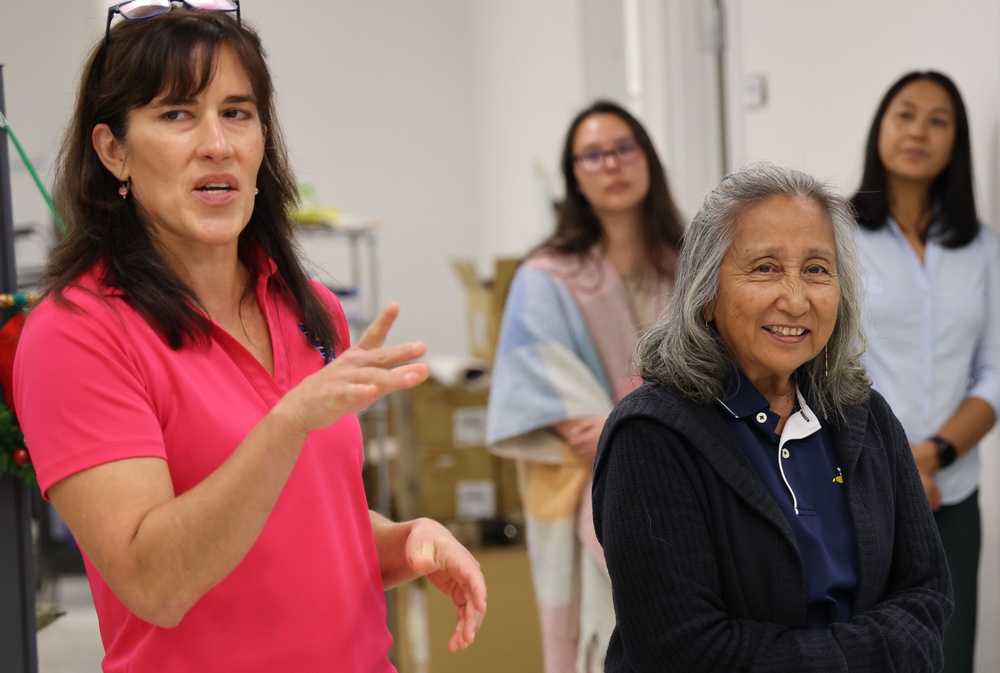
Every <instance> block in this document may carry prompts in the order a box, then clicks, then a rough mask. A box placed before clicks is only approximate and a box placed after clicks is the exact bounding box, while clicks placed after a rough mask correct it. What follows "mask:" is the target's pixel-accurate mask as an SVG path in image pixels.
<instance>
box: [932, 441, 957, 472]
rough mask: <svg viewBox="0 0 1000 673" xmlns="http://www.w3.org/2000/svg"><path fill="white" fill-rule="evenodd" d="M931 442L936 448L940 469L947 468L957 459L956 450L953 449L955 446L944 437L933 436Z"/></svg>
mask: <svg viewBox="0 0 1000 673" xmlns="http://www.w3.org/2000/svg"><path fill="white" fill-rule="evenodd" d="M931 441H932V442H934V446H936V447H937V457H938V462H939V463H941V467H948V466H949V465H951V464H952V463H954V462H955V459H956V458H958V450H957V449H956V448H955V445H954V444H952V443H951V442H949V441H948V440H947V439H945V438H944V437H939V436H937V435H934V436H933V437H931Z"/></svg>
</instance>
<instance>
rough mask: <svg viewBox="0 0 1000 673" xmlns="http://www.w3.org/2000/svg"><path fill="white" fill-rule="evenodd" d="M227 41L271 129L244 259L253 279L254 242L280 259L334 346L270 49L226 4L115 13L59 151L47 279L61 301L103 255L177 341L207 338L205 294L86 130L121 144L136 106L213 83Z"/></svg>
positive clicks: (154, 322)
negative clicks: (201, 299)
mask: <svg viewBox="0 0 1000 673" xmlns="http://www.w3.org/2000/svg"><path fill="white" fill-rule="evenodd" d="M221 45H227V46H229V47H230V48H232V49H233V51H234V52H235V54H236V57H237V59H238V60H239V62H240V64H241V65H242V67H243V69H244V71H245V72H246V75H247V77H248V79H249V80H250V83H251V85H252V87H253V93H254V96H255V98H256V100H257V105H258V111H259V114H260V120H261V123H262V124H263V127H264V130H265V133H266V142H265V148H264V158H263V162H262V164H261V166H260V170H259V171H258V174H257V185H256V187H257V188H258V190H259V193H258V195H257V198H256V200H255V205H254V209H253V214H252V215H251V217H250V221H249V223H248V224H247V226H246V227H245V228H244V230H243V232H242V233H241V234H240V239H239V244H238V250H239V257H240V261H241V262H242V263H243V264H244V265H245V266H246V267H247V268H248V269H249V271H250V277H251V278H256V277H257V275H258V274H259V273H260V272H261V269H260V268H259V267H260V264H259V262H258V259H257V256H256V249H257V248H258V247H259V248H260V249H261V250H263V252H264V253H265V254H266V255H268V256H269V257H270V258H271V259H272V260H274V262H275V264H276V265H277V268H278V273H279V274H280V277H281V280H282V282H283V283H284V284H285V286H286V287H287V289H288V291H289V292H290V293H291V294H292V296H293V297H294V298H295V300H296V301H297V302H298V304H299V306H300V307H301V309H302V312H303V319H304V322H305V324H306V325H308V326H309V336H310V338H312V339H314V340H318V341H319V342H320V343H321V344H322V345H323V346H324V348H325V349H326V352H328V353H333V352H335V351H334V347H335V346H336V345H339V344H338V339H337V336H336V333H335V331H334V328H333V324H332V322H331V319H330V317H329V314H328V312H327V309H326V307H325V305H324V303H323V300H322V299H321V298H320V297H319V295H318V294H317V293H316V291H315V290H314V288H313V287H312V285H311V284H310V282H309V280H308V279H307V277H306V274H305V272H304V270H303V268H302V265H301V263H300V262H299V256H298V250H297V247H296V244H295V239H294V233H293V229H292V223H291V221H290V220H289V218H288V214H287V213H288V208H289V206H290V205H291V204H293V203H295V202H296V200H297V199H298V188H297V183H296V180H295V176H294V174H293V173H292V170H291V168H290V167H289V164H288V157H287V150H286V148H285V144H284V140H283V138H282V134H281V130H280V128H279V125H278V119H277V116H276V115H275V110H274V100H273V85H272V81H271V75H270V72H269V71H268V68H267V64H266V62H265V57H266V56H265V52H264V50H263V47H262V46H261V43H260V38H259V37H258V36H257V34H256V33H255V32H254V31H253V30H252V29H251V28H249V27H247V26H246V25H242V26H241V25H239V24H238V23H237V21H236V20H235V19H233V18H232V17H230V16H229V15H228V14H225V13H222V12H208V11H198V10H186V9H180V8H174V9H172V10H171V11H169V12H167V13H165V14H162V15H160V16H157V17H154V18H151V19H146V20H143V21H120V22H119V23H118V24H117V25H115V26H114V27H113V28H112V29H111V33H110V38H109V39H108V41H107V43H106V44H104V43H103V42H102V43H101V44H98V45H97V46H95V47H94V49H93V50H92V52H91V54H90V57H89V59H88V61H87V64H86V66H85V67H84V71H83V78H82V81H81V83H80V89H79V92H78V94H77V101H76V109H75V112H74V114H73V118H72V119H71V121H70V123H69V125H68V127H67V129H66V133H65V137H64V139H63V144H62V150H61V152H60V157H61V158H60V161H59V165H58V167H57V174H56V182H55V194H56V204H57V208H58V211H59V212H60V214H61V215H62V217H63V219H64V220H65V222H66V233H65V235H64V236H63V238H62V239H61V240H60V241H59V243H58V245H57V246H56V248H55V250H54V251H53V253H52V255H51V257H50V260H49V264H48V266H47V268H46V272H45V275H44V277H43V284H44V287H45V289H46V291H48V292H51V293H53V294H54V296H55V297H56V299H57V300H63V301H65V298H64V297H63V295H62V291H63V290H64V289H66V288H67V287H68V286H70V285H72V284H74V283H75V281H76V280H77V279H78V278H79V277H80V276H81V275H82V274H83V273H85V272H87V271H88V270H89V269H91V268H92V267H94V266H95V265H97V264H103V265H104V267H105V269H106V272H105V274H104V277H103V278H102V279H101V282H102V283H103V284H104V285H106V286H108V287H110V288H115V289H117V290H119V291H120V292H121V293H122V294H123V295H124V299H125V301H127V302H128V303H129V304H130V305H131V306H132V307H133V308H134V309H135V310H136V311H137V312H138V313H139V314H140V315H142V317H143V318H144V319H145V320H146V321H147V322H148V323H149V324H150V325H151V326H152V327H153V328H154V329H156V330H157V331H158V332H160V334H162V336H163V337H164V339H165V340H166V342H167V343H168V344H169V345H170V347H171V348H174V349H178V348H180V347H181V346H182V345H184V343H186V342H191V343H202V344H205V343H207V342H208V335H209V331H208V319H207V318H206V316H205V313H204V312H203V311H202V310H200V308H199V303H198V298H197V297H196V296H195V294H194V292H193V291H192V290H191V288H189V287H188V286H187V285H186V284H185V283H184V282H183V281H182V280H181V278H180V277H179V276H178V275H177V274H176V273H175V272H174V271H173V269H171V267H170V266H169V265H168V264H167V262H166V261H165V259H164V257H163V256H162V255H161V254H160V252H159V251H158V250H157V248H156V246H155V245H154V239H153V235H152V228H151V224H150V223H149V221H148V219H147V218H146V217H145V215H144V214H143V212H142V210H141V208H140V207H139V206H138V204H136V202H135V200H134V199H127V200H123V199H122V198H121V197H120V196H119V195H118V187H119V183H118V181H117V180H116V178H115V176H114V175H112V174H111V173H110V172H109V171H108V170H107V169H106V168H105V167H104V164H102V163H101V160H100V158H99V157H98V155H97V152H96V151H95V150H94V146H93V143H92V141H91V135H92V133H93V130H94V127H95V126H96V125H98V124H102V123H103V124H107V125H108V127H109V128H110V129H111V132H112V133H113V134H114V136H115V138H116V139H118V141H119V142H122V143H127V138H128V120H129V113H130V112H131V111H132V110H134V109H136V108H140V107H142V106H144V105H147V104H149V103H150V102H151V101H152V100H153V99H154V98H156V97H158V96H160V95H166V96H167V97H168V98H170V99H175V100H182V99H189V98H193V97H195V96H196V95H197V94H198V93H200V92H201V91H203V90H204V89H205V87H207V86H208V84H209V82H210V81H211V78H212V75H213V72H214V70H213V64H214V61H215V55H216V54H217V52H218V49H219V47H220V46H221ZM251 282H252V281H251ZM251 287H252V286H251ZM247 291H250V287H248V288H247Z"/></svg>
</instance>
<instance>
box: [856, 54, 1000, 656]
mask: <svg viewBox="0 0 1000 673" xmlns="http://www.w3.org/2000/svg"><path fill="white" fill-rule="evenodd" d="M852 203H853V205H854V207H855V209H856V210H857V214H858V224H859V225H860V227H861V229H860V232H859V240H858V244H859V247H860V249H861V253H862V260H863V263H864V267H865V274H866V278H867V302H868V311H867V320H868V325H867V328H868V337H869V339H870V344H869V350H868V353H867V355H866V358H865V366H866V367H867V369H868V372H869V374H870V375H871V377H872V380H873V382H874V387H875V388H876V389H877V390H879V392H881V393H882V394H883V395H884V396H885V398H886V399H887V400H888V402H889V404H890V405H891V406H892V409H893V411H894V412H895V413H896V415H897V416H898V417H899V420H900V421H901V422H902V424H903V428H904V429H905V431H906V435H907V439H908V440H909V442H910V446H911V449H912V451H913V457H914V460H915V461H916V464H917V468H918V469H919V471H920V475H921V478H922V480H923V483H924V489H925V491H926V493H927V498H928V501H929V502H930V505H931V507H932V509H934V511H935V520H936V522H937V526H938V531H939V532H940V534H941V538H942V541H943V542H944V546H945V550H946V552H947V556H948V564H949V567H950V568H951V572H952V581H953V583H954V588H955V614H954V616H953V617H952V620H951V622H950V623H949V625H948V628H947V629H946V631H945V639H944V652H945V668H944V671H945V672H946V673H958V672H962V673H971V671H972V665H973V655H974V649H975V630H976V593H977V582H976V576H977V573H978V569H979V552H980V518H979V503H978V487H979V449H978V444H979V441H980V440H981V439H982V438H983V436H984V435H986V433H987V432H988V431H989V430H990V428H991V427H992V426H993V423H994V421H995V420H996V416H997V410H998V409H1000V240H998V237H997V235H996V234H994V233H993V232H992V231H991V230H990V229H989V228H988V227H985V226H983V225H981V224H980V223H979V220H978V219H977V217H976V206H975V200H974V196H973V182H972V152H971V148H970V141H969V123H968V118H967V116H966V113H965V106H964V104H963V102H962V98H961V95H960V94H959V92H958V89H957V87H956V86H955V84H954V83H953V82H952V81H951V79H949V78H948V77H946V76H945V75H942V74H940V73H937V72H933V71H930V72H912V73H909V74H907V75H905V76H903V77H902V78H900V79H899V80H898V81H897V82H896V83H895V84H893V85H892V86H891V87H890V88H889V90H888V91H887V92H886V94H885V96H884V97H883V99H882V102H881V103H880V105H879V108H878V110H877V112H876V113H875V119H874V121H873V123H872V126H871V131H870V133H869V136H868V146H867V149H866V153H865V166H864V175H863V177H862V180H861V185H860V187H859V188H858V192H857V193H856V194H855V195H854V198H853V199H852Z"/></svg>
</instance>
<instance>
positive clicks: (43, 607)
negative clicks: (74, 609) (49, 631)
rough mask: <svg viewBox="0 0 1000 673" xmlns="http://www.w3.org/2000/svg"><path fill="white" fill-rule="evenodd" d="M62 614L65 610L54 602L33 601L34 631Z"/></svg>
mask: <svg viewBox="0 0 1000 673" xmlns="http://www.w3.org/2000/svg"><path fill="white" fill-rule="evenodd" d="M64 614H66V611H65V610H63V609H62V608H61V607H59V606H58V605H56V604H55V603H43V602H38V603H35V631H41V630H42V629H44V628H45V627H46V626H48V625H49V624H51V623H52V622H54V621H55V620H57V619H59V618H60V617H62V616H63V615H64Z"/></svg>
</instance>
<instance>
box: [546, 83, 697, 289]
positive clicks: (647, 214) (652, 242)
mask: <svg viewBox="0 0 1000 673" xmlns="http://www.w3.org/2000/svg"><path fill="white" fill-rule="evenodd" d="M598 114H611V115H615V116H616V117H618V118H619V119H621V120H622V121H623V122H625V124H626V125H627V126H628V127H629V129H630V130H631V131H632V135H633V136H634V137H635V140H636V142H637V143H639V146H640V147H641V148H642V151H643V152H644V153H645V154H646V163H647V165H648V166H649V192H647V194H646V198H645V199H644V200H643V202H642V214H643V218H642V235H643V239H644V241H645V243H646V246H645V247H646V254H647V257H648V260H649V263H650V264H651V265H652V266H653V267H654V268H655V269H657V271H659V272H660V273H664V274H669V273H672V270H671V269H665V268H663V260H664V254H663V253H664V251H665V249H666V248H676V247H677V246H678V244H679V243H680V240H681V235H682V234H683V233H684V226H683V224H682V220H681V216H680V213H679V212H678V210H677V206H676V205H675V204H674V200H673V198H672V197H671V196H670V188H669V187H668V186H667V175H666V173H665V172H664V170H663V165H662V164H661V163H660V158H659V156H658V155H657V154H656V148H654V147H653V143H652V141H651V140H650V138H649V134H648V133H646V129H645V128H643V126H642V124H640V123H639V120H638V119H636V118H635V117H633V116H632V115H631V114H630V113H629V112H628V111H627V110H626V109H625V108H623V107H621V106H620V105H618V104H617V103H613V102H611V101H608V100H598V101H595V102H594V103H592V104H590V105H589V106H587V107H586V108H585V109H583V110H581V111H580V112H579V113H578V114H577V115H576V117H574V118H573V121H572V122H571V123H570V125H569V130H567V131H566V140H565V142H564V143H563V151H562V160H561V162H560V165H561V168H562V174H563V179H564V180H565V182H566V197H565V198H564V199H563V200H562V202H561V203H560V204H559V206H558V216H557V219H556V230H555V233H553V234H552V236H550V237H549V238H547V239H546V240H545V241H544V242H542V244H541V245H539V246H538V249H542V250H551V251H554V252H559V253H563V254H570V255H581V254H584V253H586V252H587V251H588V250H590V249H591V248H592V247H593V246H594V245H595V244H596V243H598V242H599V241H600V240H601V238H602V237H603V236H604V230H603V229H602V228H601V222H600V220H598V218H597V214H596V213H594V209H593V208H592V207H591V205H590V202H589V201H587V199H586V198H585V197H584V196H583V194H582V193H581V192H580V186H579V183H578V182H577V179H576V173H574V171H573V161H574V160H573V139H574V137H575V136H576V130H577V129H578V128H579V127H580V124H582V123H583V122H584V120H585V119H587V118H588V117H591V116H593V115H598Z"/></svg>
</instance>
